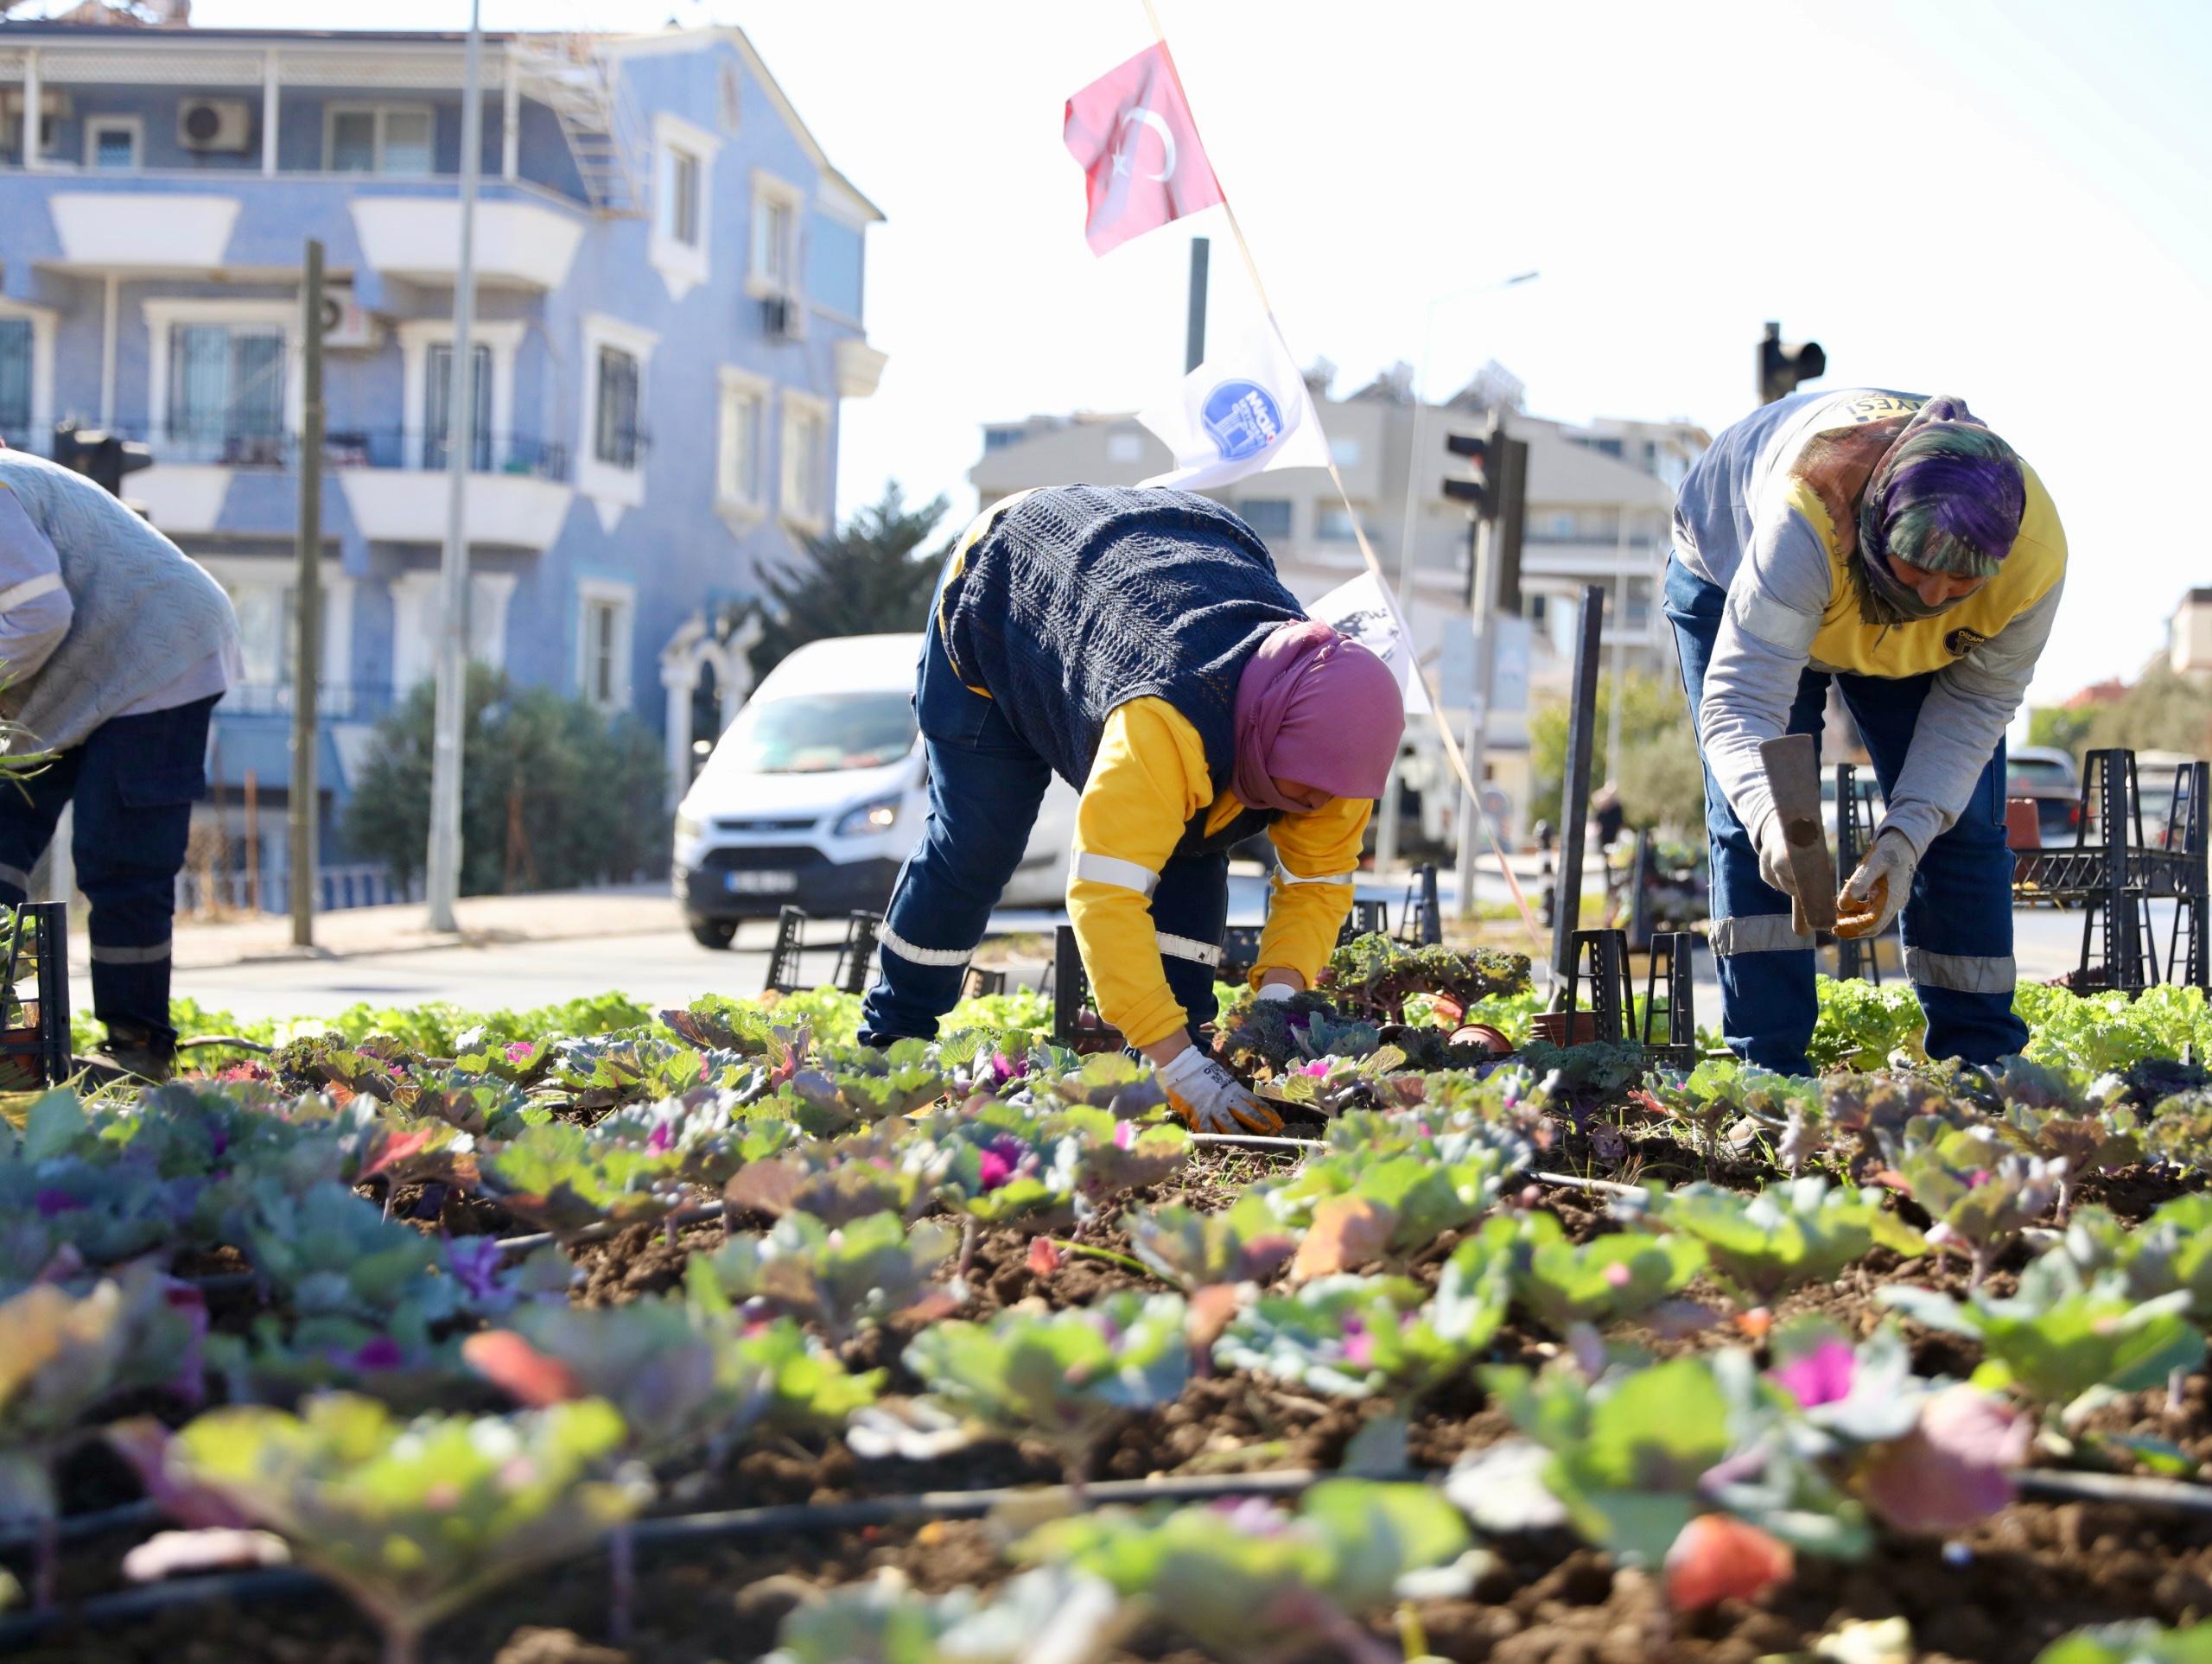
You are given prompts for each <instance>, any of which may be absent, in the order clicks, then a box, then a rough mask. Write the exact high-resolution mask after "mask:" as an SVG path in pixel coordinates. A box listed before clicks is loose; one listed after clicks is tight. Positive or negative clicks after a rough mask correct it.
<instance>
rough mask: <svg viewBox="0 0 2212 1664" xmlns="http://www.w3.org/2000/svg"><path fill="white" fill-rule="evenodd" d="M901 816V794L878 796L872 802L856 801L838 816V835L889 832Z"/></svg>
mask: <svg viewBox="0 0 2212 1664" xmlns="http://www.w3.org/2000/svg"><path fill="white" fill-rule="evenodd" d="M898 818H899V796H898V794H897V793H896V792H893V794H892V795H891V796H890V797H877V798H875V799H874V800H873V801H871V802H868V803H855V805H854V806H853V807H852V808H850V809H849V810H846V811H845V812H844V813H843V814H842V815H840V816H838V817H837V835H838V836H839V837H841V838H865V837H867V836H868V835H870V834H871V833H875V832H888V831H889V830H890V829H891V828H892V826H893V823H894V822H896V821H897V820H898Z"/></svg>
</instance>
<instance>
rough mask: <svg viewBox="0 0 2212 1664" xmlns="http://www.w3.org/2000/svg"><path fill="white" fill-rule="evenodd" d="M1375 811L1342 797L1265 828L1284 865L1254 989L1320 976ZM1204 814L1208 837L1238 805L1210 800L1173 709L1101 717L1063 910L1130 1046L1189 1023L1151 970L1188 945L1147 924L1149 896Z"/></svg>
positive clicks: (1134, 703)
mask: <svg viewBox="0 0 2212 1664" xmlns="http://www.w3.org/2000/svg"><path fill="white" fill-rule="evenodd" d="M1373 807H1374V805H1373V804H1371V803H1367V802H1366V801H1364V800H1363V799H1360V798H1345V797H1339V798H1336V799H1333V800H1332V801H1331V802H1330V803H1326V804H1325V805H1324V806H1323V807H1321V808H1319V809H1317V810H1313V812H1312V813H1311V814H1306V815H1286V816H1283V817H1282V818H1281V819H1280V820H1278V821H1276V822H1274V825H1272V826H1270V827H1269V828H1268V837H1269V839H1270V840H1271V841H1272V842H1274V847H1275V853H1276V854H1277V856H1278V857H1279V858H1280V863H1281V865H1280V869H1279V870H1278V871H1277V872H1276V873H1275V875H1274V879H1273V880H1271V890H1272V896H1273V899H1272V902H1271V905H1270V907H1269V911H1268V924H1267V929H1266V930H1265V931H1263V932H1262V935H1261V938H1260V953H1259V959H1258V962H1257V965H1256V967H1255V969H1254V970H1253V973H1252V981H1253V984H1254V986H1255V987H1256V986H1257V985H1258V983H1259V981H1260V979H1261V978H1262V976H1263V975H1265V974H1266V973H1267V972H1268V971H1269V970H1273V969H1281V970H1294V971H1296V972H1297V973H1298V974H1299V975H1300V976H1302V977H1304V978H1305V979H1306V986H1307V987H1309V988H1310V987H1312V986H1313V981H1314V980H1315V978H1317V977H1318V976H1319V975H1320V972H1321V967H1322V966H1323V965H1325V963H1327V962H1328V957H1329V953H1330V950H1331V949H1333V948H1334V947H1335V946H1336V942H1337V933H1338V931H1339V930H1342V929H1343V928H1344V918H1345V916H1346V915H1347V914H1348V913H1350V912H1351V902H1352V876H1353V873H1354V872H1355V870H1356V869H1357V867H1358V865H1359V848H1360V842H1361V839H1362V837H1363V835H1364V834H1365V832H1366V830H1367V817H1368V815H1369V813H1370V810H1372V809H1373ZM1200 810H1206V811H1207V813H1206V817H1205V828H1206V830H1207V831H1208V832H1214V831H1217V830H1218V829H1221V828H1223V827H1224V826H1226V825H1228V824H1229V822H1230V821H1231V820H1233V819H1235V818H1236V816H1238V815H1239V814H1241V813H1243V810H1244V805H1243V803H1240V802H1239V801H1238V800H1237V799H1236V796H1235V795H1234V794H1233V793H1230V792H1226V791H1224V792H1223V793H1222V794H1221V795H1220V796H1219V797H1216V796H1215V795H1214V790H1213V780H1212V777H1211V774H1210V773H1209V772H1208V771H1207V769H1206V759H1205V746H1204V745H1203V744H1202V743H1201V742H1200V740H1199V739H1198V730H1197V729H1196V728H1194V727H1192V726H1191V724H1190V722H1189V721H1186V720H1185V718H1184V716H1183V715H1182V714H1181V713H1180V712H1179V711H1178V710H1176V709H1175V708H1174V707H1173V706H1172V705H1170V704H1168V703H1167V702H1166V701H1165V700H1161V699H1133V700H1131V701H1130V702H1128V704H1126V705H1123V706H1122V707H1121V708H1118V709H1116V711H1115V712H1114V713H1113V714H1112V715H1109V717H1108V718H1107V719H1106V728H1105V733H1104V734H1103V737H1102V738H1101V740H1100V741H1099V746H1098V755H1097V758H1096V761H1094V762H1093V763H1092V765H1091V767H1090V779H1089V781H1088V782H1087V783H1086V784H1084V789H1083V798H1082V801H1081V803H1079V804H1078V805H1077V810H1076V831H1075V862H1074V867H1073V868H1072V870H1071V873H1070V876H1069V882H1068V913H1069V916H1070V918H1071V919H1072V920H1073V922H1074V924H1075V933H1076V940H1077V943H1078V944H1079V945H1080V946H1081V947H1082V949H1083V963H1084V969H1085V970H1086V971H1088V972H1089V973H1090V986H1091V988H1092V990H1093V992H1094V993H1095V994H1096V996H1097V1000H1098V1014H1099V1015H1100V1016H1101V1017H1103V1018H1104V1019H1106V1021H1108V1022H1109V1023H1111V1024H1112V1025H1113V1026H1115V1027H1116V1028H1118V1029H1119V1030H1121V1032H1122V1037H1123V1038H1126V1039H1127V1040H1128V1043H1129V1044H1130V1045H1136V1046H1144V1045H1151V1044H1152V1043H1153V1042H1154V1040H1161V1039H1165V1038H1167V1036H1169V1035H1170V1034H1173V1032H1175V1031H1176V1030H1177V1029H1179V1028H1180V1027H1182V1026H1183V1025H1184V1023H1185V1020H1186V1014H1185V1012H1184V1010H1183V1007H1181V1006H1180V1005H1179V1004H1178V1003H1177V1002H1176V1000H1175V996H1174V995H1173V994H1172V993H1170V992H1169V991H1168V987H1167V974H1166V969H1165V968H1164V967H1163V966H1162V965H1161V963H1160V951H1161V948H1162V946H1163V942H1164V943H1165V945H1166V946H1168V947H1170V948H1175V947H1181V946H1184V945H1185V944H1184V943H1179V942H1175V941H1174V940H1173V939H1172V938H1164V937H1163V936H1162V934H1161V933H1160V931H1158V930H1156V929H1155V927H1154V924H1153V920H1152V907H1151V898H1152V886H1154V884H1155V883H1156V882H1157V881H1158V880H1159V876H1160V869H1161V868H1162V867H1165V866H1166V864H1167V861H1168V858H1169V857H1170V856H1171V855H1173V854H1174V852H1175V846H1176V845H1177V844H1178V843H1179V842H1181V841H1182V838H1183V834H1184V832H1185V829H1186V828H1187V827H1188V825H1189V823H1190V822H1191V820H1192V817H1194V816H1197V815H1198V812H1199V811H1200ZM1204 945H1205V947H1207V948H1211V946H1212V945H1213V944H1212V943H1205V944H1204Z"/></svg>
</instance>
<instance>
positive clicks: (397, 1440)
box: [165, 1393, 651, 1664]
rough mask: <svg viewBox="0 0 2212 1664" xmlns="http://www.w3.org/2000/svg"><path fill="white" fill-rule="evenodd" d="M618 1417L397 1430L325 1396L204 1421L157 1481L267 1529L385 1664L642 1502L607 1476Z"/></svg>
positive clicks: (595, 1411)
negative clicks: (380, 1650)
mask: <svg viewBox="0 0 2212 1664" xmlns="http://www.w3.org/2000/svg"><path fill="white" fill-rule="evenodd" d="M622 1439H623V1428H622V1419H621V1418H620V1416H619V1415H617V1414H616V1413H615V1412H614V1411H613V1408H612V1407H609V1406H608V1405H607V1404H606V1403H605V1402H604V1401H602V1400H596V1399H592V1400H584V1401H582V1402H580V1403H575V1404H561V1405H556V1406H555V1407H553V1408H551V1409H548V1410H543V1411H538V1412H534V1413H526V1414H522V1415H515V1416H466V1415H431V1416H424V1417H423V1418H421V1419H417V1420H415V1421H400V1420H398V1419H395V1418H394V1417H393V1416H392V1415H391V1413H390V1412H389V1411H388V1410H386V1409H385V1407H384V1406H383V1405H382V1404H379V1403H378V1402H377V1401H376V1400H373V1399H366V1398H358V1397H354V1396H353V1395H351V1394H342V1393H336V1394H327V1395H325V1396H322V1397H319V1398H312V1399H309V1400H308V1401H307V1403H306V1404H305V1405H304V1406H303V1407H302V1410H301V1413H299V1414H298V1415H292V1414H289V1413H286V1412H284V1411H282V1410H272V1409H268V1408H264V1407H260V1406H257V1405H239V1406H233V1407H229V1408H225V1409H219V1410H211V1411H209V1412H208V1413H207V1414H205V1415H202V1416H200V1418H199V1419H196V1420H195V1421H194V1422H193V1423H192V1424H191V1425H190V1426H188V1427H186V1428H185V1430H184V1431H183V1432H181V1433H179V1434H177V1435H176V1437H175V1439H173V1440H172V1441H171V1442H170V1444H169V1446H168V1458H167V1462H166V1464H165V1465H166V1468H167V1471H168V1479H169V1481H170V1482H171V1483H174V1484H175V1485H177V1486H179V1487H181V1488H182V1489H185V1490H186V1491H187V1492H188V1493H192V1492H197V1493H200V1494H201V1495H203V1496H212V1497H213V1498H214V1499H217V1500H219V1502H221V1503H223V1504H225V1505H226V1506H227V1507H228V1508H231V1509H232V1510H234V1511H235V1512H237V1513H238V1514H239V1515H244V1516H245V1518H246V1519H248V1520H250V1521H252V1522H253V1523H255V1524H257V1525H260V1526H263V1527H266V1528H268V1529H270V1530H271V1531H274V1532H276V1533H277V1534H279V1535H281V1536H282V1537H283V1538H284V1540H286V1541H287V1542H289V1544H290V1545H291V1546H292V1550H293V1553H294V1554H295V1555H296V1557H297V1558H298V1559H300V1560H301V1561H302V1562H303V1563H304V1564H306V1565H307V1566H310V1567H312V1568H313V1569H314V1570H315V1571H316V1572H320V1573H321V1575H323V1576H324V1577H326V1578H329V1579H330V1580H331V1581H332V1582H333V1583H334V1584H336V1585H338V1586H339V1587H340V1588H341V1589H343V1590H344V1591H346V1595H347V1596H348V1597H350V1598H351V1599H352V1600H353V1603H354V1604H355V1605H357V1606H359V1608H360V1609H361V1610H362V1611H363V1612H364V1613H365V1614H366V1615H367V1616H369V1617H370V1618H371V1619H372V1621H374V1623H376V1624H377V1626H378V1629H381V1630H382V1631H383V1633H384V1636H385V1660H386V1664H415V1661H416V1659H417V1658H418V1657H419V1656H420V1653H421V1647H422V1641H423V1633H424V1632H425V1631H426V1630H428V1629H429V1627H430V1626H431V1625H432V1624H434V1623H437V1622H438V1621H439V1620H440V1619H441V1618H443V1617H446V1616H449V1615H450V1614H452V1613H454V1612H456V1611H458V1610H461V1608H462V1607H463V1606H466V1605H467V1604H468V1603H469V1602H471V1601H473V1600H474V1599H476V1598H477V1597H479V1596H480V1595H482V1594H484V1593H485V1592H486V1591H487V1590H490V1589H492V1588H493V1587H495V1586H496V1585H499V1584H500V1583H503V1582H505V1581H506V1580H507V1579H508V1578H512V1577H514V1576H516V1575H517V1574H518V1573H520V1572H526V1571H529V1570H530V1569H531V1568H532V1567H533V1566H543V1565H548V1564H550V1563H552V1562H554V1561H556V1560H561V1559H567V1558H568V1557H569V1556H570V1555H572V1554H575V1553H580V1552H581V1551H582V1550H583V1549H586V1548H588V1547H591V1546H592V1545H593V1544H594V1543H596V1542H598V1541H600V1540H601V1539H603V1538H604V1537H606V1536H607V1534H609V1533H610V1532H612V1531H613V1530H614V1529H615V1528H616V1527H618V1526H620V1525H621V1524H622V1523H623V1522H624V1521H626V1520H627V1519H629V1518H630V1516H631V1515H632V1514H634V1513H636V1511H637V1510H638V1509H639V1508H640V1507H642V1506H643V1505H644V1503H645V1500H646V1498H647V1496H649V1495H650V1494H651V1488H650V1486H649V1485H648V1483H646V1481H645V1479H644V1477H642V1476H641V1475H638V1474H636V1473H634V1472H631V1471H628V1470H621V1469H619V1468H616V1467H614V1466H613V1461H614V1458H615V1457H616V1455H617V1453H618V1452H619V1451H620V1447H621V1444H622Z"/></svg>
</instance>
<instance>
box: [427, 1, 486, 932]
mask: <svg viewBox="0 0 2212 1664" xmlns="http://www.w3.org/2000/svg"><path fill="white" fill-rule="evenodd" d="M483 70H484V22H483V6H482V0H469V7H468V50H467V58H466V60H465V65H464V68H463V71H462V74H461V83H462V88H463V90H462V92H461V258H460V262H459V264H457V265H456V266H455V267H454V280H453V353H452V356H451V358H450V359H448V368H447V372H446V373H447V375H448V378H449V379H448V384H447V387H446V400H445V410H446V434H445V442H446V547H445V558H444V560H443V562H442V563H441V564H440V566H439V568H438V668H437V713H436V726H435V732H434V737H433V739H432V741H431V746H430V848H429V855H428V859H427V860H426V861H424V863H423V868H424V873H425V883H424V890H425V894H426V899H428V900H429V914H430V917H429V924H430V928H431V929H432V930H455V929H458V928H459V920H458V919H456V918H455V917H454V902H455V901H457V900H459V899H460V897H461V728H462V726H463V723H464V721H466V718H467V707H468V521H467V509H468V463H469V457H470V454H471V453H472V452H473V451H474V448H475V440H476V435H475V433H474V427H475V422H476V397H475V395H476V375H475V371H476V359H475V353H474V350H473V346H472V344H471V342H470V340H469V335H470V330H471V326H472V325H473V324H474V321H475V313H476V190H477V185H478V183H479V181H480V178H481V176H482V175H483V171H484V89H483Z"/></svg>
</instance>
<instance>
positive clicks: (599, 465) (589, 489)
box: [575, 312, 660, 531]
mask: <svg viewBox="0 0 2212 1664" xmlns="http://www.w3.org/2000/svg"><path fill="white" fill-rule="evenodd" d="M581 333H582V347H583V360H582V361H583V377H582V383H583V397H582V400H581V401H579V402H580V403H582V407H583V408H582V410H581V411H580V412H579V420H578V422H577V425H576V470H575V472H576V489H577V490H578V491H580V492H582V493H583V494H584V495H585V496H586V497H588V498H590V499H592V502H593V503H594V505H596V506H597V508H598V510H599V518H600V524H601V525H602V526H603V527H605V528H606V530H609V531H612V530H613V529H614V526H615V524H616V522H618V521H619V520H620V519H621V518H622V514H623V511H624V510H626V509H633V508H637V507H639V506H641V505H643V504H644V502H645V458H644V457H643V456H642V455H641V456H640V457H639V460H638V465H637V466H636V467H628V468H626V467H620V465H619V464H616V463H613V462H602V461H601V460H600V459H599V455H598V453H597V451H596V450H595V449H594V446H593V442H592V441H593V439H594V435H595V434H596V432H597V429H598V416H599V349H600V348H601V347H602V346H612V347H615V348H617V349H619V350H620V351H622V352H627V353H629V354H630V356H631V357H632V358H634V359H637V361H638V414H639V418H640V421H641V422H642V420H643V417H644V416H645V411H646V410H648V409H649V408H650V405H649V403H648V401H649V398H650V396H651V393H652V352H653V348H654V347H655V346H658V345H659V344H660V337H659V336H658V334H656V333H653V332H652V330H650V329H644V328H640V327H639V326H638V325H636V324H633V323H626V322H625V321H623V320H621V319H620V318H614V317H610V316H608V315H607V314H606V313H603V312H587V313H585V314H583V318H582V331H581Z"/></svg>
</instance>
